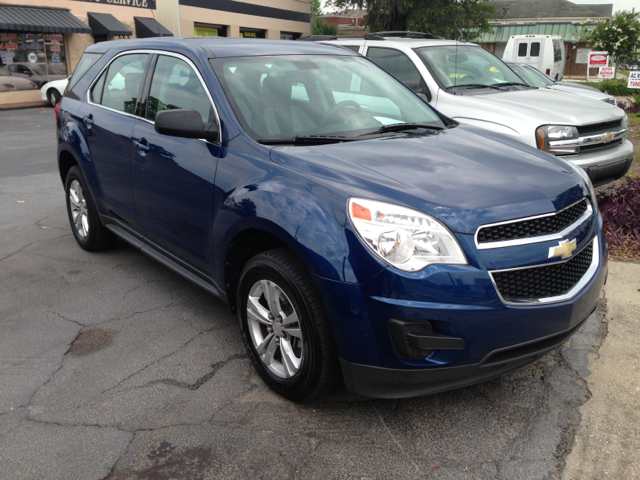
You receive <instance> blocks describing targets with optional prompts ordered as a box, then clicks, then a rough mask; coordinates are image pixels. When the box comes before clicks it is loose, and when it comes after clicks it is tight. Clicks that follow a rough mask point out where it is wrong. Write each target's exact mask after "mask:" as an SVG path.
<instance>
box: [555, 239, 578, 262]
mask: <svg viewBox="0 0 640 480" xmlns="http://www.w3.org/2000/svg"><path fill="white" fill-rule="evenodd" d="M576 246H577V245H576V241H575V240H571V241H569V240H563V241H562V242H559V243H558V246H557V247H551V248H550V249H549V258H553V257H562V258H569V257H570V256H571V254H572V253H573V251H574V250H575V249H576Z"/></svg>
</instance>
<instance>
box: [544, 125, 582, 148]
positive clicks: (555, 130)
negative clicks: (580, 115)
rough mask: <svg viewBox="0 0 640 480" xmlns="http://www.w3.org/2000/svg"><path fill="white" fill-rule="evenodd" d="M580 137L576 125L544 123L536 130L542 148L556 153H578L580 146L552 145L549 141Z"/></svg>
mask: <svg viewBox="0 0 640 480" xmlns="http://www.w3.org/2000/svg"><path fill="white" fill-rule="evenodd" d="M578 138H580V134H579V133H578V129H577V128H576V127H568V126H561V125H544V126H542V127H539V128H538V129H537V130H536V142H537V144H538V148H539V149H540V150H544V151H545V152H549V153H553V154H556V155H569V154H572V153H577V152H578V149H579V148H580V147H577V146H575V147H574V146H557V147H551V145H550V143H549V142H554V141H557V140H577V139H578Z"/></svg>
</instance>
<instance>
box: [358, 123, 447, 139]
mask: <svg viewBox="0 0 640 480" xmlns="http://www.w3.org/2000/svg"><path fill="white" fill-rule="evenodd" d="M418 128H425V129H427V130H444V127H441V126H440V125H436V124H433V123H392V124H391V125H382V126H381V127H380V128H379V129H377V130H374V131H373V132H368V133H363V134H362V135H360V136H361V137H364V136H367V135H375V134H376V133H387V132H402V131H403V130H416V129H418Z"/></svg>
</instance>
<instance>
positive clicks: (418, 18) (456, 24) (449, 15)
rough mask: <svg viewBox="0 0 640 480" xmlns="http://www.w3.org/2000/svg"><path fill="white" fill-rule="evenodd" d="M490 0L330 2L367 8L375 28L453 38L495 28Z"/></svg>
mask: <svg viewBox="0 0 640 480" xmlns="http://www.w3.org/2000/svg"><path fill="white" fill-rule="evenodd" d="M487 1H488V0H331V2H330V3H329V5H330V6H332V7H334V8H336V9H338V10H344V9H347V8H366V9H367V18H366V20H367V25H368V26H369V30H370V31H372V32H377V31H387V30H414V31H421V32H429V33H433V34H435V35H440V36H442V37H445V38H449V39H457V38H464V39H466V40H471V41H473V40H475V39H476V38H477V37H478V36H479V35H480V34H481V33H484V32H489V31H491V26H490V25H489V20H491V19H493V18H495V17H496V11H495V8H494V7H493V6H491V5H489V4H488V3H487Z"/></svg>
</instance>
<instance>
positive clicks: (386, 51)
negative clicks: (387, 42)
mask: <svg viewBox="0 0 640 480" xmlns="http://www.w3.org/2000/svg"><path fill="white" fill-rule="evenodd" d="M367 58H369V59H370V60H371V61H372V62H373V63H375V64H376V65H378V66H379V67H380V68H384V69H385V70H386V71H387V72H389V73H390V74H391V75H393V76H394V77H396V78H397V79H398V80H400V81H401V82H402V83H418V84H419V83H420V81H421V80H422V76H421V75H420V72H419V71H418V69H417V68H416V66H415V65H414V64H413V62H412V61H411V59H410V58H409V57H407V56H406V55H405V54H404V53H403V52H400V51H398V50H393V49H391V48H379V47H371V48H369V50H368V51H367Z"/></svg>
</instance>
